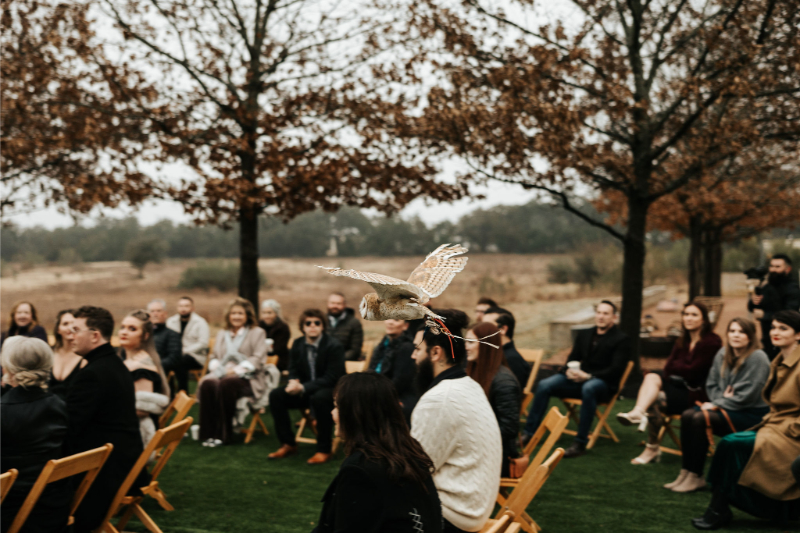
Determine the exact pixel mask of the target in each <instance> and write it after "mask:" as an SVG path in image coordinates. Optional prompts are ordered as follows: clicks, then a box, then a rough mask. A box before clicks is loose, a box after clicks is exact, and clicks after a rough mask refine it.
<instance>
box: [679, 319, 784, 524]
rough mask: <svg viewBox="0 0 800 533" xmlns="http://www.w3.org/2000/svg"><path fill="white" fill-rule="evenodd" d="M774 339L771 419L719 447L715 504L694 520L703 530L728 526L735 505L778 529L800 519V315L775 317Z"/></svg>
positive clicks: (712, 473)
mask: <svg viewBox="0 0 800 533" xmlns="http://www.w3.org/2000/svg"><path fill="white" fill-rule="evenodd" d="M769 337H770V341H772V345H773V346H774V347H775V348H777V349H779V350H780V353H779V354H778V355H777V356H776V357H775V359H773V360H772V364H771V365H770V372H769V377H768V378H767V385H766V387H764V392H763V397H764V401H766V402H767V405H769V413H767V415H766V416H765V417H764V418H763V420H761V422H760V423H759V424H758V425H757V426H755V427H753V428H752V430H750V431H743V432H741V433H734V434H732V435H728V436H727V437H723V439H722V440H721V441H720V442H719V445H718V446H717V449H716V451H715V452H714V459H713V461H712V462H711V468H710V469H709V471H708V482H709V483H710V484H711V488H712V489H713V494H712V496H711V503H710V504H709V506H708V508H707V509H706V512H705V513H704V514H703V516H702V517H700V518H695V519H693V520H692V525H694V527H696V528H697V529H703V530H712V529H719V528H721V527H724V526H726V525H727V524H728V523H730V521H731V520H732V519H733V513H732V512H731V509H730V506H731V505H733V506H734V507H737V508H738V509H741V510H742V511H744V512H746V513H748V514H751V515H753V516H756V517H759V518H764V519H768V520H772V521H774V522H776V523H782V522H786V521H789V520H797V519H798V518H800V485H798V484H797V480H796V479H795V478H794V476H793V475H792V471H791V466H792V462H793V461H794V460H795V458H796V457H797V456H798V455H800V430H798V428H799V427H800V313H798V312H797V311H778V312H777V313H775V314H774V315H773V316H772V329H771V330H770V332H769Z"/></svg>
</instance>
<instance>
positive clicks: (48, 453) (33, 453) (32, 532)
mask: <svg viewBox="0 0 800 533" xmlns="http://www.w3.org/2000/svg"><path fill="white" fill-rule="evenodd" d="M0 360H2V366H3V382H4V383H6V384H8V385H10V386H11V387H12V388H11V390H9V391H8V392H7V393H5V394H4V395H3V397H2V398H1V399H0V433H2V436H3V446H2V447H0V463H2V465H3V470H8V469H10V468H16V469H17V470H18V471H19V476H18V477H17V481H16V482H15V483H14V486H13V487H12V488H11V492H9V494H8V496H7V497H6V499H5V500H4V501H3V512H2V514H0V522H1V523H2V524H1V525H0V528H1V529H2V531H6V530H7V529H8V528H9V527H10V526H11V522H12V521H13V520H14V517H15V516H16V515H17V511H18V510H19V508H20V507H22V503H23V502H24V501H25V498H26V497H27V496H28V492H30V489H31V488H32V487H33V484H34V483H35V482H36V479H37V478H38V477H39V474H40V473H41V471H42V468H44V465H45V464H46V463H47V461H49V460H50V459H59V458H61V457H62V450H61V448H62V443H63V441H64V437H65V436H66V434H67V405H66V403H64V400H62V399H61V398H59V397H58V396H56V395H54V394H52V393H50V392H48V391H47V381H48V379H49V378H50V370H51V369H52V368H53V352H52V350H51V349H50V347H49V346H48V345H47V343H46V342H44V341H42V340H41V339H37V338H30V337H23V336H16V337H10V338H9V339H7V340H6V342H5V343H4V344H3V349H2V352H0ZM70 499H71V491H70V486H69V481H68V480H63V481H61V482H58V483H51V484H49V485H47V487H46V488H45V491H44V493H43V494H42V496H41V498H39V502H38V503H37V504H36V507H35V508H34V509H33V512H32V513H31V514H30V516H29V517H28V520H27V521H26V522H25V525H24V526H23V528H22V531H24V532H26V533H38V532H42V533H44V532H56V531H64V530H65V529H66V526H67V518H68V517H69V504H70Z"/></svg>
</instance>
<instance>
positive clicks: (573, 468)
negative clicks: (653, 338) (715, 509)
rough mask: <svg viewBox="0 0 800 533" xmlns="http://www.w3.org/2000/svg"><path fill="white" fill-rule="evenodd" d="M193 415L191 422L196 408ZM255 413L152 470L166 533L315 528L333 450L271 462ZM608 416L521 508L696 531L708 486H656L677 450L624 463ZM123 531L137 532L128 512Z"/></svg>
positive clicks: (554, 527) (581, 519) (551, 516)
mask: <svg viewBox="0 0 800 533" xmlns="http://www.w3.org/2000/svg"><path fill="white" fill-rule="evenodd" d="M553 405H556V403H555V401H554V403H553ZM632 405H633V402H632V401H631V400H623V401H620V402H618V403H617V408H618V409H622V410H628V409H630V408H631V407H632ZM561 407H562V412H564V409H563V406H561ZM192 416H193V417H194V418H195V420H197V408H196V407H195V408H194V409H193V411H192ZM264 421H265V422H266V424H267V427H269V429H270V432H271V433H272V434H270V435H269V436H264V435H263V434H258V435H257V436H256V437H255V439H254V440H253V442H251V443H250V444H248V445H245V444H244V443H243V441H242V440H240V442H239V443H237V444H235V445H231V446H223V447H220V448H204V447H202V446H201V445H200V443H198V442H195V441H192V440H189V439H184V441H183V443H181V445H180V446H179V447H178V449H177V450H176V452H175V454H174V455H173V457H172V459H171V460H170V462H169V463H168V464H167V466H166V468H165V469H164V472H163V473H162V475H161V477H160V484H161V486H162V488H163V490H164V492H165V493H166V494H167V497H168V499H169V501H170V503H172V504H173V505H174V506H175V511H171V512H166V511H163V510H161V508H160V507H159V506H158V505H157V504H156V503H155V501H154V500H151V499H148V500H147V501H146V502H145V504H144V507H145V509H146V510H147V512H148V513H149V514H150V515H151V516H152V517H153V519H154V520H155V521H156V523H157V524H158V525H159V526H160V527H161V529H162V530H163V531H164V532H165V533H169V532H176V533H179V532H196V533H200V532H209V533H211V532H214V533H216V532H226V533H228V532H236V533H249V532H259V533H263V532H281V533H291V532H301V531H302V532H308V531H311V530H312V529H313V528H314V526H315V524H316V521H317V520H318V518H319V512H320V510H321V504H320V501H319V500H320V498H321V497H322V495H323V493H324V492H325V489H326V488H327V486H328V484H329V483H330V481H331V480H332V479H333V477H334V476H335V475H336V472H337V470H338V468H339V463H340V462H341V459H342V452H339V455H338V456H337V460H336V461H333V462H331V463H329V464H326V465H321V466H309V465H307V464H306V463H305V461H306V459H308V458H309V457H311V455H313V453H314V446H313V445H308V444H305V445H304V444H301V445H300V454H299V455H298V456H295V457H292V458H289V459H284V460H279V461H270V460H268V459H267V454H268V453H270V452H272V451H274V450H275V449H277V447H278V441H277V439H276V438H275V436H274V432H273V429H272V418H271V416H270V415H269V414H267V415H266V417H264ZM611 424H612V428H613V429H614V431H615V432H616V433H617V435H618V436H619V438H620V440H621V442H620V443H619V444H616V443H614V442H612V441H610V440H608V439H601V440H600V442H598V444H597V445H596V446H595V447H594V449H593V450H591V451H590V452H589V454H587V455H585V456H583V457H580V458H577V459H565V460H563V461H561V463H560V464H559V465H558V467H557V468H556V470H555V471H554V472H553V475H552V476H551V477H550V479H549V480H548V482H547V483H546V484H545V486H544V487H543V488H542V490H541V492H540V493H539V495H538V496H537V497H536V499H535V500H534V502H533V503H532V504H531V506H530V507H529V508H528V513H529V514H530V515H531V516H532V517H534V519H535V520H536V521H537V522H538V523H539V525H540V526H541V527H542V528H543V529H544V531H545V532H553V533H561V532H570V533H584V532H585V533H590V532H591V533H596V532H598V531H600V532H602V531H609V532H615V533H616V532H619V533H622V532H631V533H639V532H652V533H661V532H665V533H666V532H671V533H672V532H682V531H686V532H689V531H695V529H694V528H693V527H692V526H691V524H690V523H689V520H690V519H691V518H692V517H695V516H699V515H701V514H702V512H703V510H704V509H705V507H706V505H707V504H708V502H709V499H710V492H699V493H694V494H675V493H673V492H671V491H668V490H665V489H663V488H662V487H661V485H663V484H664V483H667V482H669V481H672V480H673V479H674V478H675V477H676V476H677V474H678V470H679V469H680V458H679V457H676V456H667V455H665V456H664V457H663V459H662V462H661V463H660V464H655V465H647V466H632V465H630V464H629V463H630V459H632V458H633V457H635V456H636V455H638V454H639V453H640V451H641V448H640V447H639V446H638V443H639V442H641V440H642V434H641V433H638V432H637V431H636V429H635V428H631V427H629V428H626V427H622V426H620V425H619V424H618V423H617V422H616V420H613V421H612V422H611ZM571 439H572V437H569V436H565V437H563V438H562V440H561V442H560V443H559V445H560V446H562V447H564V448H566V447H567V446H569V444H570V442H571ZM707 466H708V464H707ZM734 515H735V522H734V524H733V525H732V526H731V527H730V528H729V529H728V530H730V531H780V529H777V528H776V526H772V525H770V524H769V523H767V522H763V521H760V520H757V519H754V518H752V517H749V516H748V515H746V514H744V513H742V512H740V511H736V510H734ZM126 529H128V530H131V531H146V530H145V529H144V527H143V526H142V525H141V524H140V523H139V522H138V521H137V520H136V519H133V520H132V521H131V523H130V524H129V525H128V526H127V528H126ZM790 530H791V531H797V530H800V528H796V527H795V528H792V529H790ZM783 531H788V530H787V529H783Z"/></svg>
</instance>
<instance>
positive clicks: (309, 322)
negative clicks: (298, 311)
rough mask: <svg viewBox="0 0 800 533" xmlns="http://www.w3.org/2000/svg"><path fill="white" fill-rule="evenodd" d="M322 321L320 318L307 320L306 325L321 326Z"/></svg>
mask: <svg viewBox="0 0 800 533" xmlns="http://www.w3.org/2000/svg"><path fill="white" fill-rule="evenodd" d="M321 325H322V322H320V321H319V320H306V326H321Z"/></svg>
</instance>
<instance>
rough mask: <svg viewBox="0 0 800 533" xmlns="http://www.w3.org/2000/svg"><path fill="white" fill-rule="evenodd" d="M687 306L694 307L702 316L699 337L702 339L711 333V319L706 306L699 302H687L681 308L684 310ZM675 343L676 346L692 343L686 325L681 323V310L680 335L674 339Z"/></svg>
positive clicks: (681, 346) (680, 346) (682, 346)
mask: <svg viewBox="0 0 800 533" xmlns="http://www.w3.org/2000/svg"><path fill="white" fill-rule="evenodd" d="M688 307H696V308H698V309H699V310H700V314H701V315H702V317H703V325H702V326H700V338H701V339H702V338H703V337H705V336H706V335H708V334H709V333H711V319H710V318H708V307H706V306H705V304H702V303H700V302H689V303H687V304H684V306H683V310H684V311H686V309H687V308H688ZM675 344H676V345H678V348H684V347H686V346H691V345H692V336H691V334H690V333H689V331H687V329H686V326H684V325H683V312H681V336H680V337H678V340H676V341H675Z"/></svg>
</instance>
